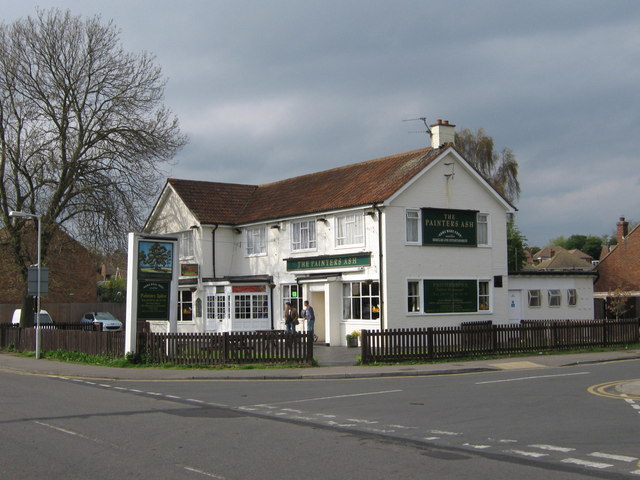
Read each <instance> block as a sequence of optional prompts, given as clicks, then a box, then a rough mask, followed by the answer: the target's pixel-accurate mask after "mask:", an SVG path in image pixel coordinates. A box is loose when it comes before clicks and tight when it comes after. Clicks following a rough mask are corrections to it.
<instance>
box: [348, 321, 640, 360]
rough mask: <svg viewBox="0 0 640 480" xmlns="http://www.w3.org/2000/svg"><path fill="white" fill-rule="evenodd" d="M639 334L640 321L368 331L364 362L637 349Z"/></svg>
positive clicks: (480, 324) (363, 336)
mask: <svg viewBox="0 0 640 480" xmlns="http://www.w3.org/2000/svg"><path fill="white" fill-rule="evenodd" d="M639 334H640V320H639V319H625V320H595V321H571V320H563V321H525V322H522V323H521V324H513V325H492V324H491V322H477V323H473V322H468V323H463V324H462V325H461V326H460V327H430V328H410V329H393V330H382V331H370V330H362V332H361V337H360V339H361V359H362V363H363V364H368V363H376V362H402V361H421V360H435V359H439V358H455V357H466V356H469V357H472V356H480V355H498V354H511V353H527V352H532V351H544V350H567V349H576V348H586V347H606V346H612V345H631V344H635V343H638V342H639V341H640V337H639Z"/></svg>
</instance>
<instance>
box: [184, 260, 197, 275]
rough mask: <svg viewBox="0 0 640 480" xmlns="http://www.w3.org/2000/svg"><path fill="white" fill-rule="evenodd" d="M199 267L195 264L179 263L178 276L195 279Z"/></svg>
mask: <svg viewBox="0 0 640 480" xmlns="http://www.w3.org/2000/svg"><path fill="white" fill-rule="evenodd" d="M198 267H199V265H198V264H197V263H181V264H180V276H181V277H197V276H198V271H199V268H198Z"/></svg>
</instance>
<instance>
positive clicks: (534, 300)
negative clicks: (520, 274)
mask: <svg viewBox="0 0 640 480" xmlns="http://www.w3.org/2000/svg"><path fill="white" fill-rule="evenodd" d="M528 296H529V306H530V307H539V306H540V290H529V292H528Z"/></svg>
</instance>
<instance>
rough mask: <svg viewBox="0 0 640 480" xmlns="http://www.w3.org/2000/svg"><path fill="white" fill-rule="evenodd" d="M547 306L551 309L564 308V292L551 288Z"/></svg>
mask: <svg viewBox="0 0 640 480" xmlns="http://www.w3.org/2000/svg"><path fill="white" fill-rule="evenodd" d="M547 304H548V305H549V307H551V308H559V307H561V306H562V291H561V290H560V289H559V288H550V289H549V290H547Z"/></svg>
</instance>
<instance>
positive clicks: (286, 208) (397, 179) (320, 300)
mask: <svg viewBox="0 0 640 480" xmlns="http://www.w3.org/2000/svg"><path fill="white" fill-rule="evenodd" d="M431 130H432V146H431V147H429V148H424V149H420V150H415V151H411V152H406V153H402V154H398V155H392V156H388V157H384V158H378V159H374V160H370V161H367V162H362V163H356V164H351V165H346V166H344V167H340V168H334V169H331V170H326V171H322V172H318V173H312V174H309V175H303V176H300V177H295V178H290V179H285V180H282V181H279V182H275V183H269V184H264V185H239V184H228V183H215V182H203V181H193V180H178V179H169V180H167V183H166V185H165V187H164V189H163V191H162V193H161V194H160V197H159V198H158V200H157V202H156V205H155V206H154V208H153V210H152V212H151V214H150V216H149V218H148V220H147V223H146V226H145V229H144V230H145V232H146V233H154V234H173V235H176V236H178V238H179V240H180V264H181V265H180V268H181V272H180V273H181V275H180V280H179V295H178V309H179V312H178V331H180V332H221V331H247V330H263V329H282V328H284V326H283V320H282V318H283V309H284V304H285V302H287V301H290V302H292V303H294V304H297V305H298V307H300V306H301V304H302V300H303V299H305V300H309V301H310V303H311V305H312V306H313V307H314V309H315V314H316V326H315V333H316V334H317V335H318V337H319V341H322V342H326V343H329V344H332V345H344V344H345V334H347V333H350V332H352V331H354V330H361V329H372V330H375V329H379V328H415V327H428V326H455V325H459V324H460V323H461V322H463V321H464V322H468V321H486V320H491V321H493V322H494V323H504V322H505V319H507V318H508V316H509V308H508V302H507V299H508V298H507V297H508V291H509V285H508V276H507V245H506V242H507V240H506V238H507V237H506V228H507V227H506V225H507V220H508V217H509V216H510V215H512V214H513V213H514V212H515V208H514V207H513V206H512V205H511V204H510V203H509V202H508V201H506V200H505V199H504V198H503V197H502V196H501V195H500V194H499V193H497V192H496V191H495V190H494V189H493V188H492V187H491V186H490V185H489V183H488V182H487V181H486V180H485V179H484V178H483V177H482V176H481V175H480V174H479V173H478V172H477V171H476V170H475V169H474V168H473V167H472V166H471V165H470V164H469V163H468V162H467V161H466V160H465V159H464V158H463V157H462V156H461V155H460V154H459V153H458V152H457V151H456V149H455V147H454V145H453V139H454V125H451V124H449V123H448V122H443V121H438V122H437V123H436V124H435V125H433V126H432V127H431ZM151 327H152V329H153V330H162V331H166V330H167V328H168V323H166V322H153V324H152V326H151ZM300 327H302V328H303V329H304V324H301V325H300Z"/></svg>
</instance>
